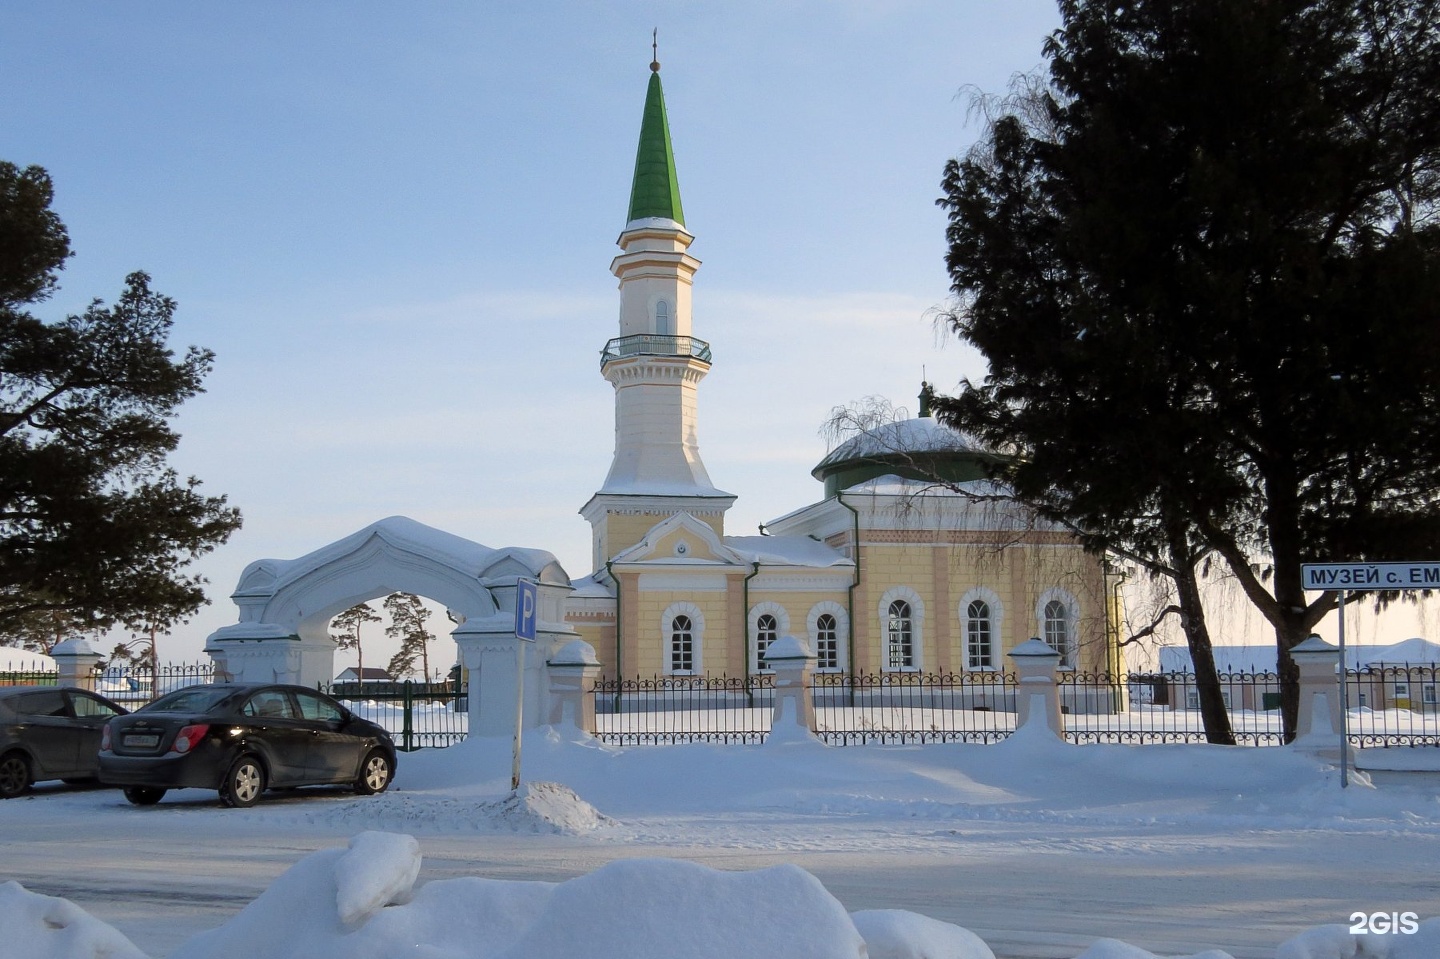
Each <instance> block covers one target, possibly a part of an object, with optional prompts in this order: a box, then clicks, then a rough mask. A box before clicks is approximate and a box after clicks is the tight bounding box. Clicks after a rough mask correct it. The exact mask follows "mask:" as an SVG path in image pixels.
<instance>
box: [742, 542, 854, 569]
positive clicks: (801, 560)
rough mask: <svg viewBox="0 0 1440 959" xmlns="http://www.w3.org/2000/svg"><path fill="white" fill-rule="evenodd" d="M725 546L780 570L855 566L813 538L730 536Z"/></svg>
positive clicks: (840, 553)
mask: <svg viewBox="0 0 1440 959" xmlns="http://www.w3.org/2000/svg"><path fill="white" fill-rule="evenodd" d="M725 545H726V546H729V547H730V548H731V549H733V550H735V551H736V552H737V553H739V554H740V555H741V556H743V557H745V559H746V560H747V561H748V562H751V563H764V564H765V565H767V566H768V565H776V566H820V567H824V566H853V565H855V564H854V563H853V562H852V561H851V560H850V558H849V557H848V556H846V555H845V554H844V553H842V552H840V551H839V550H837V549H834V548H832V547H830V546H826V545H825V544H824V543H822V542H820V541H819V540H816V539H811V538H810V537H809V536H727V537H725Z"/></svg>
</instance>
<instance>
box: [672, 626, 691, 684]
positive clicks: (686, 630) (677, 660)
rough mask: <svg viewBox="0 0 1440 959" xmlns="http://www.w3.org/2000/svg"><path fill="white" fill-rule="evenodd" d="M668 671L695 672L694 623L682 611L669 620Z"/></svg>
mask: <svg viewBox="0 0 1440 959" xmlns="http://www.w3.org/2000/svg"><path fill="white" fill-rule="evenodd" d="M670 672H672V673H693V672H695V624H694V623H693V622H691V620H690V617H689V616H686V615H685V614H684V613H681V614H680V615H679V616H676V617H674V618H673V619H671V620H670Z"/></svg>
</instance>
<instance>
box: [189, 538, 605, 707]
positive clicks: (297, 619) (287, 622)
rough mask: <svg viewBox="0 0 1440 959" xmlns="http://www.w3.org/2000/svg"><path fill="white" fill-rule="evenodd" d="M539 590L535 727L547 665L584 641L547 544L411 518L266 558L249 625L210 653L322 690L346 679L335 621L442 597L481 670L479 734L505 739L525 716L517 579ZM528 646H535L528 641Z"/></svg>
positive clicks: (250, 582) (247, 591)
mask: <svg viewBox="0 0 1440 959" xmlns="http://www.w3.org/2000/svg"><path fill="white" fill-rule="evenodd" d="M520 579H529V580H533V581H534V582H536V583H537V584H538V586H539V589H538V599H539V607H540V608H539V611H538V613H539V615H538V622H537V626H536V631H535V632H536V636H535V640H536V641H535V643H534V645H533V646H530V648H528V649H526V657H525V681H526V682H525V685H526V689H525V724H526V725H527V726H533V725H538V724H539V723H540V717H543V716H545V715H547V711H546V708H545V707H546V703H545V702H544V699H543V697H544V696H545V695H546V692H547V684H546V683H545V682H543V681H542V680H543V679H544V665H545V662H546V660H547V659H548V658H549V656H550V654H551V653H552V652H553V651H554V650H555V649H558V648H559V647H560V646H562V645H564V644H565V643H567V642H569V641H570V640H572V639H576V638H578V637H577V636H576V634H575V631H574V630H573V629H572V628H571V627H570V626H569V625H568V624H567V623H566V622H565V600H566V597H567V596H568V595H569V593H570V590H571V586H570V578H569V576H567V575H566V573H565V570H564V569H563V568H562V567H561V566H560V563H559V562H558V561H557V560H556V559H555V557H554V555H552V554H551V553H548V552H546V551H545V550H540V549H523V548H519V547H507V548H504V549H491V548H490V547H488V546H482V545H480V544H479V543H475V542H472V541H470V540H468V539H464V538H462V537H459V536H455V535H453V534H451V533H447V532H445V531H443V530H438V529H434V528H433V527H430V526H426V525H425V524H423V523H417V522H416V521H415V520H413V519H408V518H406V517H404V516H391V517H389V518H388V519H382V520H380V521H379V522H377V523H372V524H370V525H369V526H367V527H365V528H364V529H362V530H359V531H358V532H355V533H351V534H350V535H349V536H346V537H345V538H344V539H340V540H336V541H335V542H333V543H331V544H330V545H328V546H322V547H321V548H320V549H317V550H315V551H314V552H311V553H307V554H305V555H304V556H301V557H299V558H298V559H290V560H282V559H262V560H256V561H255V562H253V563H251V564H250V565H249V566H247V567H245V571H244V572H243V573H241V574H240V582H239V584H238V585H237V586H236V587H235V592H234V593H232V594H231V597H230V598H231V599H233V600H234V601H235V605H236V606H238V607H239V609H240V621H239V622H238V623H234V624H233V625H230V626H224V627H221V628H220V629H217V630H216V631H215V632H213V633H211V634H210V637H209V639H208V640H207V641H206V644H205V651H206V652H207V653H209V654H210V656H211V657H212V658H213V659H214V660H215V663H216V666H217V667H218V668H219V669H220V671H221V672H223V673H225V674H227V675H229V676H230V677H231V678H232V679H234V680H236V681H239V682H285V683H299V684H301V685H307V686H314V685H316V684H318V683H322V682H329V681H330V680H331V679H332V678H333V677H334V675H335V643H334V641H333V640H332V639H331V638H330V635H329V630H328V626H329V623H330V619H331V618H332V617H333V616H334V615H335V614H336V613H339V612H342V611H344V610H346V609H349V608H350V607H351V606H354V605H356V604H357V603H364V602H368V601H370V600H372V599H376V598H378V597H381V596H388V595H389V594H390V593H395V592H403V593H414V594H416V595H418V596H425V597H427V598H429V599H433V600H435V601H436V602H439V603H443V604H444V605H445V606H446V608H447V609H449V610H450V612H451V613H452V614H453V615H454V617H455V619H456V620H457V621H459V625H458V626H456V627H455V629H454V630H452V632H451V635H452V636H453V637H454V638H455V642H456V645H457V646H458V647H459V650H460V661H461V663H462V664H463V665H464V666H465V668H466V669H467V670H469V672H470V691H469V700H470V731H471V733H472V734H476V735H506V734H508V733H509V732H510V731H511V730H512V729H513V728H514V723H515V685H516V684H515V663H516V652H515V644H516V639H515V583H516V582H517V581H518V580H520ZM528 645H529V644H527V646H528Z"/></svg>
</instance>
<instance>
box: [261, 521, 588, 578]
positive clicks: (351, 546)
mask: <svg viewBox="0 0 1440 959" xmlns="http://www.w3.org/2000/svg"><path fill="white" fill-rule="evenodd" d="M374 537H379V538H380V539H382V540H384V541H385V542H387V543H389V544H390V545H392V546H394V547H395V548H397V549H400V550H403V551H405V552H409V553H414V554H417V555H420V556H424V557H427V558H429V559H432V560H435V561H436V562H439V563H442V564H444V565H446V566H449V567H451V568H454V569H459V570H462V571H464V572H466V573H468V574H470V575H473V576H476V577H479V576H482V575H483V574H484V573H485V572H486V571H487V570H489V569H491V568H492V567H495V566H497V565H498V564H500V563H502V562H503V561H504V560H505V559H506V558H507V557H508V558H511V559H514V560H515V561H516V562H517V563H519V564H520V565H521V566H523V567H524V568H526V569H527V570H528V571H529V573H530V574H531V575H533V576H536V577H539V576H540V575H541V573H543V572H545V571H546V570H547V569H549V568H550V567H554V568H556V569H559V568H560V567H559V561H558V560H556V559H555V556H554V554H553V553H550V552H547V551H546V550H542V549H527V548H524V547H518V546H507V547H504V548H501V549H492V548H490V547H489V546H484V545H481V544H480V543H476V542H473V541H471V540H468V539H465V538H464V537H461V536H456V535H455V534H454V533H447V532H445V531H444V530H441V529H436V528H434V527H433V526H426V525H425V524H424V523H420V522H416V521H415V520H413V519H410V518H409V517H407V516H389V517H386V518H385V519H382V520H379V521H377V522H374V523H371V524H370V525H369V526H366V527H365V528H364V529H360V530H357V531H356V532H354V533H351V534H350V535H349V536H345V537H342V538H341V539H338V540H336V541H335V542H333V543H330V544H329V545H326V546H322V547H320V548H319V549H317V550H313V551H311V552H309V553H306V554H305V555H304V556H300V557H297V558H295V559H288V560H287V559H261V560H256V561H255V562H253V563H251V564H250V565H248V566H246V567H245V571H244V572H243V573H241V574H240V586H239V587H238V589H237V593H243V592H247V591H250V590H260V591H262V592H268V593H275V592H278V591H279V590H281V589H282V588H284V587H285V586H287V585H288V584H290V583H292V582H294V581H295V580H297V579H299V578H300V577H302V576H304V575H306V574H307V573H310V572H312V571H313V570H316V569H318V568H320V567H322V566H325V565H326V564H328V563H332V562H335V561H337V560H339V559H342V558H343V557H345V556H348V555H350V554H351V553H354V552H356V551H357V550H359V549H360V548H361V547H363V546H364V545H365V543H367V542H368V541H369V540H370V539H371V538H374Z"/></svg>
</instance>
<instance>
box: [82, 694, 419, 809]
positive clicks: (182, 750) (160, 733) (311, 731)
mask: <svg viewBox="0 0 1440 959" xmlns="http://www.w3.org/2000/svg"><path fill="white" fill-rule="evenodd" d="M394 775H395V744H394V743H393V742H392V741H391V739H390V734H389V733H387V732H386V731H385V730H384V729H383V728H381V727H380V726H377V725H375V724H374V723H372V722H368V721H367V720H364V719H361V718H359V717H358V716H355V715H354V714H353V713H351V712H350V711H349V710H348V709H346V708H345V707H344V706H341V705H340V704H339V703H337V702H336V701H335V700H333V699H331V698H330V697H329V696H325V695H322V694H320V693H317V692H315V691H314V690H313V689H306V688H305V687H303V686H280V685H273V684H270V685H255V684H241V683H218V684H214V685H207V686H189V687H187V688H185V689H181V690H177V691H176V692H173V693H170V694H169V695H168V696H162V697H161V698H159V699H157V700H155V701H154V702H153V703H150V704H149V705H148V706H143V707H141V708H140V709H138V710H136V711H135V712H133V713H131V714H130V715H128V716H122V717H120V718H118V719H114V720H112V721H111V722H110V723H109V724H108V725H106V727H105V736H104V741H103V742H102V743H101V744H100V780H101V782H104V783H108V784H110V785H114V786H124V787H125V798H126V799H128V800H130V801H131V802H132V803H135V804H136V805H137V806H149V805H153V804H154V803H157V802H159V801H160V798H161V797H162V796H164V795H165V793H166V792H167V791H168V790H171V789H181V788H185V787H196V788H200V789H218V790H219V791H220V801H221V802H223V803H224V804H225V805H227V806H253V805H254V804H255V802H256V801H257V800H258V799H259V798H260V794H261V793H263V792H264V791H265V790H266V789H267V788H289V787H291V786H315V785H323V784H332V785H333V784H342V785H349V786H351V787H352V788H353V789H354V790H355V792H357V793H361V794H369V793H378V792H383V791H384V790H385V788H386V787H387V786H389V785H390V780H391V779H392V778H393V777H394Z"/></svg>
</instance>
